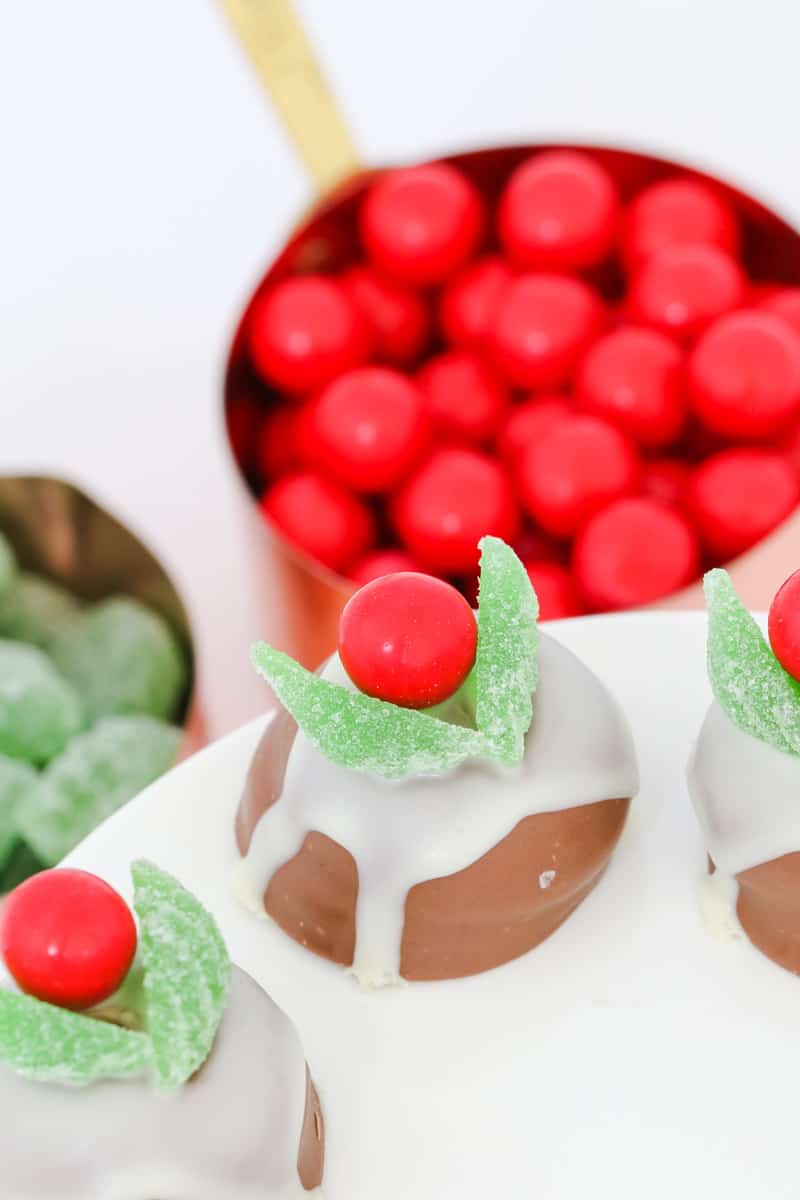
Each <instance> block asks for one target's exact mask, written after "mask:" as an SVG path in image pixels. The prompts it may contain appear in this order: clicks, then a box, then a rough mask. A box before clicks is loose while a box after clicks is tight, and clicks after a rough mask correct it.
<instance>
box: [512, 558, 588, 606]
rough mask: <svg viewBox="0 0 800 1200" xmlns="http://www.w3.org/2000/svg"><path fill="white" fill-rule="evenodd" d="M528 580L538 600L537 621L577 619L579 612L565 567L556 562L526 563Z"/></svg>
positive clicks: (573, 587) (573, 586) (576, 597)
mask: <svg viewBox="0 0 800 1200" xmlns="http://www.w3.org/2000/svg"><path fill="white" fill-rule="evenodd" d="M525 570H526V571H527V572H528V578H529V579H530V581H531V583H532V584H533V587H534V591H535V592H536V595H537V596H538V598H539V619H540V620H541V621H557V620H559V618H561V617H577V616H578V614H579V613H580V611H581V606H580V604H579V603H578V596H577V593H576V591H575V585H574V583H573V582H572V576H571V575H570V573H569V571H568V570H567V568H566V567H562V566H561V564H560V563H556V562H550V561H549V560H548V561H545V562H528V563H526V564H525Z"/></svg>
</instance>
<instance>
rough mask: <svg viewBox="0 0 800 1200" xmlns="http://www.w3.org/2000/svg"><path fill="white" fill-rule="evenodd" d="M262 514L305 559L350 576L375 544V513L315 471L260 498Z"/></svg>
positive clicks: (287, 479) (290, 478) (291, 477)
mask: <svg viewBox="0 0 800 1200" xmlns="http://www.w3.org/2000/svg"><path fill="white" fill-rule="evenodd" d="M261 511H262V512H263V514H264V516H266V517H267V518H269V520H271V521H272V522H274V524H275V525H276V526H277V527H278V529H279V530H280V532H281V533H282V534H284V536H285V537H286V538H288V540H289V541H290V542H292V543H293V545H294V546H295V547H296V548H297V549H298V550H301V551H302V552H303V553H304V554H308V555H309V556H310V557H311V558H313V559H316V561H317V562H320V563H322V564H323V566H326V567H329V568H330V569H331V570H332V571H339V572H342V571H346V570H347V569H348V567H350V566H352V564H353V563H354V562H355V561H356V559H358V558H360V557H361V556H362V555H363V554H366V552H367V551H368V550H369V549H370V547H371V546H373V545H374V543H375V535H376V529H375V518H374V516H373V513H372V510H371V509H370V508H368V507H367V505H366V504H364V503H363V502H362V501H361V500H359V499H358V498H357V497H356V496H353V495H351V494H350V492H348V491H345V489H344V488H341V487H339V485H338V484H336V483H334V482H333V481H332V480H330V479H327V478H326V477H325V476H324V475H320V474H318V473H316V472H314V471H293V472H291V473H290V474H288V475H284V476H283V477H282V478H281V479H279V480H278V481H277V482H276V483H274V484H273V485H272V487H270V488H269V489H268V490H267V491H266V492H265V493H264V495H263V496H262V498H261Z"/></svg>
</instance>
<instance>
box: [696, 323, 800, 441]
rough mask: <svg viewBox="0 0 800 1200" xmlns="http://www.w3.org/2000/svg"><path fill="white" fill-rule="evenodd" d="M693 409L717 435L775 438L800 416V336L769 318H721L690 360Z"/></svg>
mask: <svg viewBox="0 0 800 1200" xmlns="http://www.w3.org/2000/svg"><path fill="white" fill-rule="evenodd" d="M687 383H688V388H689V396H690V402H691V405H692V409H693V411H694V412H695V414H696V415H697V417H699V419H700V420H701V421H702V422H703V424H704V425H705V426H706V427H707V428H708V429H711V430H712V431H713V432H714V433H718V434H721V435H723V436H724V437H728V438H737V439H740V438H741V439H750V438H764V437H769V436H771V435H776V434H778V433H780V432H781V431H782V430H785V429H786V428H787V426H788V425H789V424H790V423H791V422H792V420H793V419H794V418H795V417H797V416H798V415H800V336H798V335H797V334H796V333H795V332H794V330H793V329H792V328H791V327H790V326H789V325H787V323H786V322H785V321H783V320H781V318H780V317H776V316H773V314H772V313H770V312H762V311H761V310H760V309H755V308H752V309H745V310H743V311H742V312H736V313H730V314H729V315H728V316H726V317H721V318H720V319H719V320H718V321H715V323H714V324H713V325H712V326H711V328H710V329H709V330H707V332H706V333H705V334H704V335H703V337H702V338H701V339H700V341H699V342H698V343H697V345H696V346H695V348H694V350H693V351H692V353H691V354H690V356H689V363H688V372H687Z"/></svg>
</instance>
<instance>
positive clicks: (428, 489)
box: [392, 446, 518, 575]
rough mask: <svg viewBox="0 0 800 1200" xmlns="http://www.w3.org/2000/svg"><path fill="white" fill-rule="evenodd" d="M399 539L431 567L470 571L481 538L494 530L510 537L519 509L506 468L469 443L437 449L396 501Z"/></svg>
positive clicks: (394, 509)
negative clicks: (473, 448) (464, 445)
mask: <svg viewBox="0 0 800 1200" xmlns="http://www.w3.org/2000/svg"><path fill="white" fill-rule="evenodd" d="M392 517H393V521H394V526H395V529H396V531H397V534H398V536H399V538H400V541H401V542H402V543H403V545H404V546H406V547H407V548H408V550H409V551H410V552H411V553H412V554H413V555H415V556H416V557H417V558H418V559H419V561H420V562H421V563H423V564H424V565H425V566H426V567H430V568H432V569H433V570H434V571H440V572H442V573H443V574H447V575H462V574H463V575H467V574H469V573H470V572H471V571H472V570H474V569H475V567H476V566H477V564H478V559H479V551H478V542H479V540H480V539H481V538H482V537H483V536H484V534H487V533H488V534H493V535H494V536H495V537H500V538H502V539H503V540H504V541H506V542H510V541H512V540H513V538H514V535H515V533H516V531H517V525H518V513H517V507H516V504H515V502H514V497H513V494H512V492H511V487H510V485H509V483H508V480H507V479H506V476H505V474H504V472H503V470H502V469H501V468H500V467H499V466H498V464H497V463H496V462H495V461H494V460H493V459H491V458H489V457H488V456H487V455H485V454H480V453H479V452H478V451H477V450H471V449H468V448H467V447H457V446H452V447H450V446H446V447H445V446H443V447H441V448H440V449H437V450H434V451H433V453H432V454H431V455H430V457H429V458H428V460H427V461H426V462H424V463H423V464H422V466H420V467H418V468H417V470H416V471H415V472H414V474H413V475H412V476H411V478H410V479H408V480H407V481H406V483H405V484H403V486H402V487H401V489H400V491H399V492H398V493H397V495H396V496H395V498H394V502H393V505H392Z"/></svg>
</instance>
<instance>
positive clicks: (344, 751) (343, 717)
mask: <svg viewBox="0 0 800 1200" xmlns="http://www.w3.org/2000/svg"><path fill="white" fill-rule="evenodd" d="M252 660H253V665H254V666H255V668H256V670H257V671H258V672H259V673H260V674H261V675H263V676H264V678H265V679H266V680H267V682H268V683H269V684H270V686H271V687H272V688H273V689H274V691H275V693H276V695H277V696H278V698H279V700H280V701H281V703H282V704H283V706H284V708H285V709H287V710H288V712H290V713H291V714H292V716H293V717H294V719H295V721H297V724H298V725H299V726H300V728H301V729H302V730H303V732H304V733H305V735H306V737H307V738H308V739H309V741H311V742H313V744H314V745H315V746H316V747H317V749H318V750H319V751H320V752H321V753H322V754H324V755H325V757H326V758H329V759H330V760H331V762H334V763H337V764H338V765H339V766H341V767H349V768H351V769H352V770H354V771H367V772H370V773H372V774H375V775H382V776H384V777H385V778H386V779H399V778H401V777H402V776H404V775H429V774H438V773H440V772H443V771H449V770H452V769H453V768H454V767H457V766H458V765H459V764H460V763H462V762H464V760H465V759H467V758H473V757H475V756H476V755H480V754H482V753H483V752H484V744H483V738H482V737H481V735H480V734H479V733H477V732H476V731H475V730H474V729H465V728H463V727H462V726H460V725H450V724H448V723H447V722H445V721H440V720H437V718H436V717H432V716H429V715H428V714H426V713H424V712H421V711H419V710H418V709H410V708H400V707H399V706H398V705H395V704H389V703H387V702H386V701H385V700H376V699H375V698H374V697H373V696H365V695H363V694H362V693H361V692H354V691H350V689H349V688H346V687H342V686H340V685H339V684H336V683H330V682H329V681H328V680H326V679H320V678H319V676H317V675H312V673H311V672H310V671H307V670H306V669H305V668H304V667H301V666H300V664H299V663H296V662H295V661H294V659H291V658H289V657H288V656H287V655H286V654H282V653H281V652H280V651H279V650H274V649H273V648H272V647H271V646H268V645H266V644H265V643H264V642H260V643H259V644H258V645H257V646H255V647H254V648H253V651H252Z"/></svg>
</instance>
